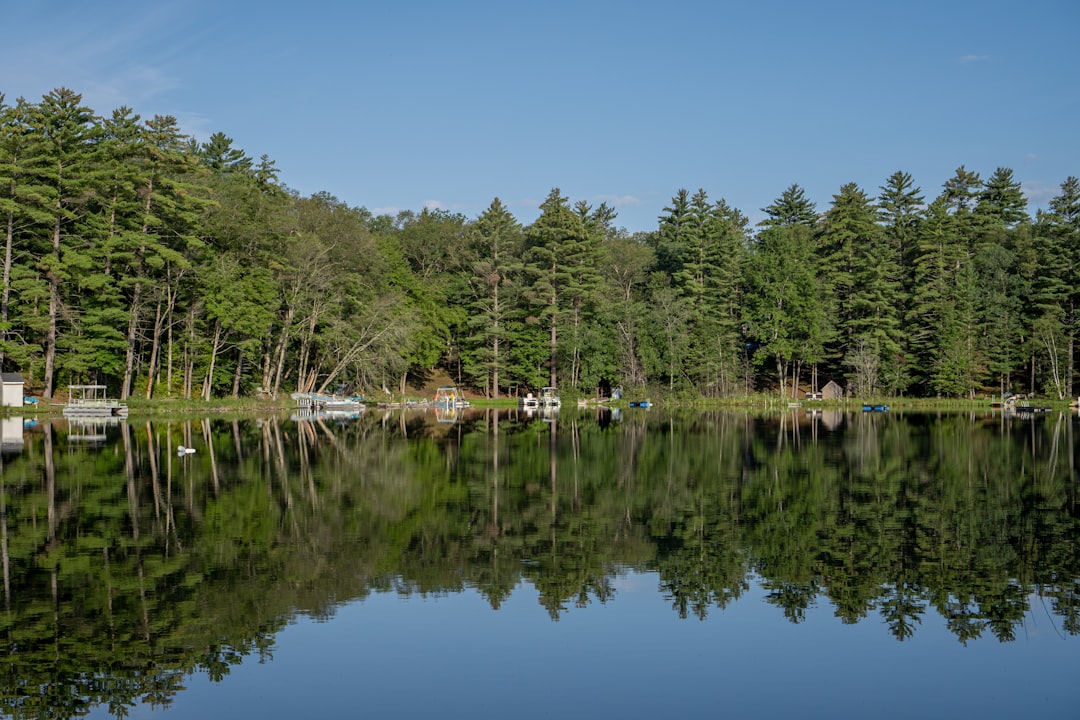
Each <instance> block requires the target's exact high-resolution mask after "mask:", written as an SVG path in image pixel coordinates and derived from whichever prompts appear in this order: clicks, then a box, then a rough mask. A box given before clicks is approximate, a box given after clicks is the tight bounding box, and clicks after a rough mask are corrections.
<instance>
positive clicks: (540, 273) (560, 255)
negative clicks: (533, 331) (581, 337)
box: [525, 188, 589, 387]
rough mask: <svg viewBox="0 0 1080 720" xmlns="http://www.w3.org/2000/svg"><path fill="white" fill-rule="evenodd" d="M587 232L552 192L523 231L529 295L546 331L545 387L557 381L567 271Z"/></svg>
mask: <svg viewBox="0 0 1080 720" xmlns="http://www.w3.org/2000/svg"><path fill="white" fill-rule="evenodd" d="M588 239H589V237H588V232H587V231H586V229H585V225H584V223H582V221H581V217H580V216H579V215H578V214H577V213H575V212H574V211H573V210H572V209H571V208H570V206H569V205H568V204H567V198H565V197H563V196H562V195H560V193H559V189H558V188H553V189H552V190H551V192H550V193H548V196H547V198H546V199H545V200H544V202H543V203H541V205H540V216H539V217H538V218H537V219H536V221H535V222H533V224H532V225H530V226H529V227H528V228H526V230H525V262H526V271H527V273H528V274H529V276H530V279H531V282H530V289H529V294H530V295H531V297H532V301H533V302H534V303H535V304H536V306H537V307H538V308H539V309H540V312H539V316H540V320H541V322H542V324H543V325H544V326H545V327H546V329H547V331H548V371H549V383H550V385H551V386H552V387H555V386H556V380H557V379H558V351H559V326H560V324H561V322H562V321H563V319H564V318H565V317H566V315H567V306H566V303H567V301H568V296H569V295H571V294H572V292H576V290H575V289H574V288H572V285H573V283H574V278H573V275H572V273H571V268H572V267H573V266H574V262H575V260H574V259H575V257H576V256H577V255H579V254H580V252H581V249H582V246H583V245H585V244H586V243H587V242H588Z"/></svg>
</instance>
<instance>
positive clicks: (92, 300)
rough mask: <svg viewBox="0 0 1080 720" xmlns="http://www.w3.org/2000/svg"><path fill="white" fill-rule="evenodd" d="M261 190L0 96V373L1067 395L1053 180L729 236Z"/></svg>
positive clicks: (1073, 223)
mask: <svg viewBox="0 0 1080 720" xmlns="http://www.w3.org/2000/svg"><path fill="white" fill-rule="evenodd" d="M278 177H279V171H278V169H277V168H276V166H275V164H274V162H273V161H272V160H271V159H270V158H269V156H267V155H265V154H263V155H261V156H260V158H259V160H258V161H253V160H252V158H251V156H249V155H248V154H247V153H246V152H244V151H243V150H241V149H239V148H236V147H234V143H233V140H232V139H231V138H230V137H228V136H227V135H226V134H225V133H223V132H215V133H213V134H212V135H211V136H210V137H209V139H208V140H207V141H206V142H204V143H199V142H197V141H195V140H193V139H191V138H190V137H188V136H186V135H184V134H183V133H182V132H181V130H180V128H179V127H178V126H177V122H176V119H175V118H173V117H170V116H155V117H153V118H151V119H148V120H143V119H142V118H141V117H140V116H139V115H138V114H136V113H135V112H134V111H133V110H132V109H130V108H126V107H121V108H118V109H116V110H115V111H113V112H112V113H111V114H110V115H106V116H98V115H96V114H95V113H94V112H93V111H92V110H91V109H90V108H87V107H86V106H84V105H83V104H82V100H81V97H80V96H79V95H78V94H77V93H74V92H72V91H71V90H67V89H64V88H60V89H57V90H54V91H52V92H50V93H49V94H47V95H46V96H44V97H43V98H42V99H41V100H40V101H39V102H26V101H23V100H18V101H16V102H15V103H14V104H7V103H5V102H4V101H3V99H2V98H0V227H3V229H4V257H5V262H4V267H3V278H2V291H0V369H3V370H5V371H9V370H11V371H18V372H21V373H23V375H24V376H25V377H27V378H29V379H30V382H31V386H32V390H33V391H35V392H40V393H42V394H45V395H51V393H52V390H53V389H54V387H55V386H56V385H57V384H62V383H63V382H64V381H65V380H68V381H75V380H84V379H95V380H98V381H101V382H105V383H106V384H108V385H109V386H110V388H112V389H115V390H116V391H117V392H118V394H119V395H120V396H121V397H122V398H126V397H127V396H128V395H129V394H130V393H132V392H133V391H134V390H135V389H136V388H138V390H139V391H140V392H143V391H144V390H145V393H146V395H147V396H148V397H154V396H158V397H167V396H172V397H176V396H184V397H188V398H190V397H195V396H200V395H201V396H202V397H204V398H206V399H209V398H211V397H214V396H221V395H240V394H259V395H271V396H274V397H278V396H279V395H280V393H281V392H289V391H294V390H297V391H314V390H317V389H319V388H337V387H343V386H349V387H350V388H351V389H352V390H353V391H355V392H361V393H363V392H368V393H370V392H372V391H375V390H378V391H379V392H381V391H382V389H383V388H385V389H386V390H387V392H391V391H390V388H391V387H393V388H395V390H394V391H395V392H396V393H399V394H408V392H409V391H411V390H412V389H414V388H417V387H419V386H421V385H422V384H423V382H424V381H425V379H426V378H428V377H430V376H431V375H432V374H433V372H437V371H438V372H445V373H448V374H450V375H451V377H453V378H455V381H456V382H460V383H462V384H466V385H470V386H472V388H473V389H474V390H476V391H478V392H481V393H484V394H487V395H489V396H491V397H498V396H500V395H502V394H504V393H510V394H515V393H518V392H520V391H522V390H527V389H530V388H535V387H536V386H538V385H549V384H560V385H562V386H563V387H564V388H565V389H566V390H568V391H569V393H571V394H577V393H579V394H582V395H590V396H591V395H594V394H596V393H598V392H604V391H606V390H607V389H609V388H614V387H618V386H620V385H623V386H630V387H637V388H655V389H656V390H658V391H659V390H660V389H664V390H666V391H667V392H668V393H669V394H672V395H675V394H677V395H682V396H684V397H686V398H693V397H703V396H704V397H712V398H729V397H733V396H739V395H742V394H744V393H747V392H754V391H765V392H772V391H774V390H776V389H780V390H781V391H782V392H784V393H785V394H787V393H788V392H789V391H790V394H791V395H792V396H794V397H797V396H798V395H799V394H800V393H801V392H802V391H804V390H806V389H814V387H815V386H818V387H819V386H821V385H823V384H824V381H825V380H827V379H832V380H836V381H838V382H840V383H841V384H846V385H847V389H848V391H849V392H851V393H855V394H868V395H875V394H888V395H895V394H904V393H911V394H915V395H938V394H947V395H962V396H971V395H974V394H979V393H991V392H992V393H994V394H998V393H1004V392H1029V393H1030V392H1037V391H1045V390H1046V389H1050V390H1051V391H1052V392H1053V393H1055V394H1058V395H1064V396H1071V395H1073V394H1074V393H1073V387H1074V376H1075V367H1074V365H1075V363H1074V360H1073V358H1074V356H1075V355H1076V353H1075V344H1076V336H1077V332H1078V330H1080V317H1078V314H1077V312H1076V308H1077V299H1078V298H1077V292H1078V291H1076V290H1074V288H1077V287H1080V278H1077V268H1078V267H1080V259H1078V256H1077V250H1076V248H1078V247H1080V241H1078V239H1077V238H1078V237H1080V229H1078V224H1080V221H1078V219H1077V218H1078V217H1080V182H1078V181H1077V180H1076V179H1075V178H1069V179H1067V180H1066V181H1065V182H1064V183H1063V184H1062V189H1061V194H1060V195H1059V196H1058V197H1056V198H1054V199H1052V200H1051V201H1050V203H1049V207H1048V208H1045V209H1042V210H1040V211H1038V213H1037V214H1036V217H1035V219H1034V221H1033V220H1032V218H1030V217H1029V216H1028V207H1027V201H1026V199H1025V197H1024V195H1023V191H1022V188H1021V187H1020V184H1019V182H1018V181H1017V180H1016V179H1015V178H1014V175H1013V172H1012V170H1010V169H1009V168H1004V167H999V168H997V169H995V170H994V172H993V173H992V174H991V175H990V176H989V177H988V178H987V179H986V180H985V181H984V180H983V179H982V177H981V176H980V175H979V174H978V173H976V172H974V171H969V170H968V169H967V168H966V167H965V166H961V167H959V168H957V170H956V172H955V174H954V175H953V176H952V177H950V178H948V179H947V180H946V181H945V183H944V184H943V186H942V190H941V193H940V195H939V196H938V197H937V198H934V199H933V200H932V201H931V202H930V203H929V205H927V204H926V202H925V201H924V199H923V195H922V192H921V190H920V189H919V187H918V186H917V185H916V184H915V182H914V180H913V179H912V177H911V176H910V175H909V174H907V173H905V172H899V171H898V172H895V173H893V174H892V175H891V176H890V177H889V178H887V179H886V180H885V182H884V184H883V185H882V186H881V188H880V190H881V192H880V194H879V196H878V197H877V198H876V199H873V198H871V197H869V196H868V195H867V194H866V193H865V192H864V191H863V190H861V189H860V188H859V187H858V186H856V185H854V184H847V185H844V186H842V187H841V188H840V189H839V191H838V192H837V193H836V194H835V195H834V196H833V200H832V204H831V206H830V207H829V209H828V210H826V211H825V212H824V213H822V214H819V213H818V212H817V209H816V206H815V204H814V202H813V201H811V200H810V199H809V198H808V197H807V196H806V193H805V191H804V190H803V189H802V188H801V187H800V186H798V185H795V184H793V185H790V186H789V187H788V188H787V189H786V190H784V191H783V193H782V194H781V195H780V197H778V198H777V199H776V200H775V201H774V202H773V203H771V204H770V205H768V206H767V207H765V208H763V209H762V211H763V212H764V215H765V219H764V220H763V221H761V222H760V223H759V225H758V227H757V228H756V229H754V230H752V229H751V228H750V227H749V223H748V221H747V218H746V216H745V215H744V214H743V213H742V212H741V211H740V210H738V209H737V208H733V207H731V206H729V205H728V204H727V203H726V202H725V201H724V200H722V199H721V200H718V201H713V200H711V199H710V198H709V195H708V193H707V192H706V191H705V189H703V188H702V189H699V190H697V191H696V192H694V193H691V192H689V191H687V190H685V189H682V190H678V191H677V193H676V194H675V195H674V197H672V199H671V202H670V203H669V204H668V205H667V206H666V207H665V208H664V209H663V211H662V213H661V216H660V217H659V218H658V223H657V227H656V229H655V231H652V232H645V233H639V234H637V235H633V236H631V235H629V234H628V233H627V232H626V231H625V230H622V229H620V228H618V227H616V225H615V222H616V219H617V213H616V211H615V209H614V208H613V207H611V206H609V205H607V204H606V203H600V204H599V205H595V206H594V205H592V204H590V203H589V202H587V201H584V200H576V201H572V200H570V199H569V198H567V197H564V196H562V195H561V194H560V192H559V190H558V189H557V188H556V189H553V190H552V191H551V192H550V193H549V195H548V197H547V198H546V199H545V201H544V202H543V204H542V205H541V206H540V215H539V217H537V219H536V220H535V221H534V222H533V223H531V224H529V225H528V226H526V227H522V226H521V225H520V224H519V223H518V222H517V220H516V219H515V218H514V216H513V215H512V214H511V212H510V210H509V209H508V208H507V207H506V206H505V205H504V204H503V203H502V202H501V201H499V200H498V199H496V200H495V201H494V202H493V203H492V204H491V206H490V207H489V208H488V209H487V210H486V211H485V212H484V213H482V214H481V215H480V216H479V217H477V218H475V219H469V218H466V217H464V216H463V215H460V214H458V213H454V212H449V211H445V210H438V209H423V210H420V211H419V212H416V211H412V210H403V211H401V212H398V213H397V214H396V215H393V216H391V215H382V216H378V217H376V216H374V215H373V214H372V213H371V212H370V211H368V210H366V209H364V208H362V207H350V206H348V205H346V204H345V203H343V202H342V201H340V200H338V199H337V198H335V197H333V196H332V195H329V194H328V193H316V194H314V195H312V196H310V197H302V196H300V195H298V194H297V193H294V192H291V191H289V190H288V189H287V188H285V187H284V186H282V185H280V184H279V181H278Z"/></svg>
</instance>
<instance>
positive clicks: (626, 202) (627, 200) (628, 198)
mask: <svg viewBox="0 0 1080 720" xmlns="http://www.w3.org/2000/svg"><path fill="white" fill-rule="evenodd" d="M595 199H596V202H605V203H607V204H608V205H611V206H613V207H635V206H637V205H641V204H642V202H643V200H642V199H641V198H639V197H636V196H634V195H597V196H596V198H595Z"/></svg>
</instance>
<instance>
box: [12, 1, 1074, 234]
mask: <svg viewBox="0 0 1080 720" xmlns="http://www.w3.org/2000/svg"><path fill="white" fill-rule="evenodd" d="M0 17H2V18H3V27H4V38H3V40H2V41H0V92H3V93H4V94H6V96H7V99H8V101H9V102H10V101H13V100H14V99H15V98H16V97H19V96H23V97H26V98H27V99H30V100H37V99H40V97H41V96H42V95H43V94H45V93H47V92H49V91H50V90H51V89H53V88H56V87H60V86H66V87H69V88H72V89H73V90H76V91H78V92H80V93H82V94H83V98H84V101H85V102H86V103H87V104H88V105H89V106H90V107H92V108H93V109H94V110H95V111H96V112H97V113H99V114H102V115H107V114H109V113H111V112H112V110H113V109H115V108H117V107H119V106H121V105H127V106H129V107H131V108H132V109H134V110H135V111H136V112H138V113H139V114H141V115H142V116H143V117H144V118H145V117H150V116H153V115H155V114H169V115H174V116H176V117H177V118H178V120H179V121H180V125H181V127H182V129H183V130H184V131H185V132H187V133H189V134H191V135H194V136H195V137H197V138H199V139H200V140H205V139H206V138H207V137H208V136H209V135H210V134H211V133H213V132H217V131H220V132H223V133H225V134H226V135H228V136H229V137H231V138H233V140H234V145H235V146H236V147H239V148H242V149H243V150H245V151H246V152H247V153H248V154H249V155H251V156H252V157H255V158H258V157H259V156H261V155H263V154H267V155H269V156H270V158H271V159H272V160H274V161H275V162H276V163H277V167H278V169H279V171H280V180H281V181H282V182H284V183H285V184H286V185H288V186H289V187H291V188H293V189H295V190H297V191H298V192H300V193H302V194H305V195H307V194H310V193H314V192H318V191H326V192H329V193H331V194H332V195H335V196H337V197H338V198H340V199H341V200H342V201H344V202H346V203H348V204H349V205H354V206H364V207H367V208H368V209H370V210H373V211H376V212H396V211H397V210H399V209H412V210H419V209H421V208H422V207H425V206H428V207H440V208H444V209H447V210H451V211H454V212H460V213H462V214H464V215H466V216H468V217H470V218H471V217H475V216H476V215H478V214H479V213H481V212H482V211H483V210H484V209H485V208H486V207H487V206H488V205H489V204H490V203H491V201H492V199H493V198H494V197H496V196H498V197H499V198H501V199H502V200H503V202H504V203H506V204H507V205H508V207H509V208H510V210H511V211H512V212H513V213H514V214H515V216H516V217H517V218H518V219H519V220H520V221H522V222H524V223H528V222H531V221H532V220H533V219H535V217H536V215H537V212H538V211H537V205H539V203H540V202H541V201H542V200H543V198H544V197H545V196H546V195H547V194H548V192H549V190H550V189H551V188H552V187H559V188H560V189H561V190H562V193H563V194H564V195H567V196H569V197H570V198H571V200H574V201H576V200H586V201H588V202H590V203H594V204H595V203H599V202H601V201H606V202H608V203H609V204H611V205H613V206H615V207H616V209H617V210H618V212H619V217H618V219H617V220H616V224H617V225H619V226H623V227H626V228H627V229H629V230H632V231H635V230H652V229H655V227H656V219H657V217H658V216H659V215H660V214H661V213H662V211H663V208H664V207H665V205H667V204H669V202H670V199H671V197H672V196H673V195H674V194H675V193H676V192H677V191H678V189H679V188H683V187H685V188H687V189H689V190H691V191H694V190H696V189H698V188H703V189H705V191H706V192H707V193H708V194H709V196H710V198H712V199H714V200H717V199H720V198H725V199H726V200H727V201H728V203H729V204H731V205H733V206H734V207H737V208H739V209H740V210H742V211H743V212H744V213H746V214H747V215H748V216H750V218H751V219H752V220H755V221H756V220H759V219H761V217H762V213H761V211H760V208H762V207H764V206H766V205H768V204H769V203H770V202H772V200H773V199H775V198H776V197H778V196H779V195H780V194H781V193H782V192H783V191H784V189H785V188H787V187H788V186H789V185H791V184H792V183H798V184H799V185H800V186H802V187H803V188H804V189H805V190H806V192H807V195H808V197H809V198H810V199H811V200H813V201H814V202H815V203H817V206H818V209H819V210H825V209H827V207H828V206H829V204H830V202H831V200H832V196H833V195H834V194H835V193H836V192H838V190H839V189H840V187H841V185H843V184H844V183H847V182H855V183H858V184H859V185H860V186H861V187H862V188H863V189H864V190H865V191H866V192H867V193H868V194H871V195H877V193H878V188H879V187H880V186H881V185H882V184H883V183H884V182H885V180H886V178H887V177H888V176H889V175H891V174H892V173H893V172H895V171H897V170H904V171H906V172H909V173H911V174H912V176H913V177H914V179H915V182H916V184H918V185H919V186H920V187H921V188H922V190H923V194H924V195H925V196H926V197H927V199H932V198H933V197H935V196H936V195H937V194H938V193H939V191H940V188H941V185H942V183H944V182H945V181H946V180H947V179H948V178H949V177H950V176H952V175H953V173H954V171H955V169H956V168H957V167H958V166H960V165H965V166H966V167H967V168H968V169H969V170H974V171H976V172H978V173H980V174H981V175H982V177H984V178H986V177H988V176H989V175H990V174H991V173H992V172H993V171H994V169H995V168H997V167H999V166H1003V167H1009V168H1012V169H1013V171H1014V174H1015V177H1016V179H1018V180H1019V181H1021V183H1022V184H1023V187H1024V190H1025V193H1026V194H1027V195H1028V198H1029V202H1030V203H1031V206H1032V207H1033V208H1035V207H1044V206H1045V204H1046V202H1047V200H1049V199H1050V198H1051V197H1053V196H1054V195H1055V194H1056V193H1057V191H1058V188H1059V185H1060V184H1061V182H1062V181H1064V180H1065V178H1066V177H1068V176H1070V175H1080V139H1078V132H1077V130H1076V127H1077V122H1078V120H1077V119H1078V118H1080V73H1078V71H1080V2H1078V1H1077V0H1025V1H1024V2H997V1H993V0H982V1H969V0H956V1H953V2H950V1H949V0H935V1H932V2H923V1H922V0H915V1H909V2H904V3H894V2H889V3H886V2H876V1H875V2H871V1H870V0H866V1H864V2H848V1H842V2H827V1H822V2H805V1H802V2H779V1H773V2H769V1H755V2H746V1H742V2H721V1H719V0H716V1H713V2H707V1H703V2H691V1H680V0H668V1H667V2H659V1H657V2H639V1H635V0H627V1H624V2H606V1H596V2H590V1H589V0H577V2H563V1H562V0H550V1H549V2H544V3H539V2H535V3H525V2H513V1H512V0H503V1H502V2H470V1H469V0H458V1H456V2H449V1H444V2H426V1H414V2H410V1H409V0H398V1H397V2H382V3H372V2H327V1H321V0H309V1H308V2H289V3H285V2H274V1H272V0H262V1H261V2H240V1H233V2H221V1H219V0H185V1H184V2H146V0H139V1H137V2H135V1H132V0H109V2H81V1H76V0H23V1H22V2H18V3H16V2H12V1H10V0H9V1H8V2H4V3H3V7H2V9H0Z"/></svg>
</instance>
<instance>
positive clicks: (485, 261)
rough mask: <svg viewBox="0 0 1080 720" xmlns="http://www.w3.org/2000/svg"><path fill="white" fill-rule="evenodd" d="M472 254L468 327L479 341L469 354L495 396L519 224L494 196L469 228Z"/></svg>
mask: <svg viewBox="0 0 1080 720" xmlns="http://www.w3.org/2000/svg"><path fill="white" fill-rule="evenodd" d="M469 238H470V241H471V245H472V248H473V253H474V255H475V258H476V259H475V260H474V261H473V263H472V268H471V274H470V292H471V297H472V302H471V304H470V312H469V327H470V328H471V330H472V333H473V337H475V338H477V340H478V341H479V342H477V343H476V349H475V350H474V351H473V354H474V355H475V356H476V357H477V359H478V360H479V363H480V367H482V368H483V369H484V376H483V377H484V380H485V382H484V385H485V387H487V388H489V392H490V393H491V397H494V398H498V397H499V392H500V390H499V388H500V382H501V381H500V375H501V371H502V369H503V368H504V367H505V365H506V347H505V346H506V341H507V320H508V314H509V312H510V307H511V297H512V293H513V290H514V288H513V286H512V283H513V282H514V281H515V279H516V276H517V275H518V274H519V273H520V267H521V265H520V261H519V260H518V259H517V255H518V253H519V252H520V243H521V226H520V224H519V223H518V222H517V220H515V219H514V216H513V215H512V214H511V213H510V211H509V210H507V209H506V206H505V205H503V204H502V201H501V200H499V198H495V199H494V200H493V201H492V202H491V205H489V206H488V208H487V210H485V211H484V212H483V213H482V214H481V215H480V217H478V218H477V219H476V222H474V223H473V224H472V226H471V227H470V229H469Z"/></svg>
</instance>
